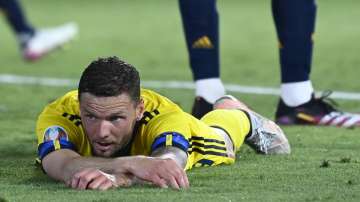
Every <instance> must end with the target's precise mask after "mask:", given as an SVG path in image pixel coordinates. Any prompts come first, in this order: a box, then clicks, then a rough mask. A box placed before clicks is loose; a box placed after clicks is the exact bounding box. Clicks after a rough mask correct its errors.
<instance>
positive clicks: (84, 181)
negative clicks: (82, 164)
mask: <svg viewBox="0 0 360 202" xmlns="http://www.w3.org/2000/svg"><path fill="white" fill-rule="evenodd" d="M98 171H99V170H97V169H90V170H88V171H87V172H84V173H83V174H82V175H81V177H80V180H79V184H78V186H77V188H78V189H82V190H83V189H86V188H87V186H88V185H89V183H91V182H92V181H93V180H94V179H95V178H96V177H98V176H102V174H101V173H100V172H98Z"/></svg>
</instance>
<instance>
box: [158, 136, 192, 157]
mask: <svg viewBox="0 0 360 202" xmlns="http://www.w3.org/2000/svg"><path fill="white" fill-rule="evenodd" d="M166 146H173V147H177V148H180V149H181V150H183V151H184V152H186V153H187V151H188V148H189V141H188V140H187V139H186V138H185V137H184V136H183V135H182V134H180V133H177V132H165V133H162V134H161V135H159V136H158V137H157V138H156V139H155V140H154V142H153V144H152V145H151V152H153V151H155V150H156V149H158V148H160V147H166Z"/></svg>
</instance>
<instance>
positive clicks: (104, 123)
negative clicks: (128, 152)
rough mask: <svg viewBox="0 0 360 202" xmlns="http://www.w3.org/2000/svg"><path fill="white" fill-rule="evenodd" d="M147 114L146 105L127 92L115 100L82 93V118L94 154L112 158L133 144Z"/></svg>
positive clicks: (115, 97)
mask: <svg viewBox="0 0 360 202" xmlns="http://www.w3.org/2000/svg"><path fill="white" fill-rule="evenodd" d="M143 111H144V104H143V102H142V101H141V102H140V103H135V102H134V101H132V100H131V98H130V97H129V95H128V94H127V93H122V94H120V95H118V96H113V97H97V96H94V95H92V94H90V93H82V94H81V98H80V116H81V121H82V124H83V127H84V130H85V133H86V135H87V137H88V139H89V141H90V144H91V146H92V150H93V154H94V155H95V156H101V157H110V156H112V155H113V154H115V153H116V152H117V151H119V150H120V149H122V148H123V147H124V146H125V145H126V144H127V143H128V142H129V141H130V139H131V136H132V133H133V130H134V125H135V122H136V120H139V119H141V117H142V113H143Z"/></svg>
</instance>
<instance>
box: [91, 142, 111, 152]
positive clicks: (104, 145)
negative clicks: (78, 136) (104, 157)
mask: <svg viewBox="0 0 360 202" xmlns="http://www.w3.org/2000/svg"><path fill="white" fill-rule="evenodd" d="M95 144H96V147H97V148H98V149H99V150H101V151H102V152H104V151H108V150H109V149H110V148H111V145H112V143H109V142H96V143H95Z"/></svg>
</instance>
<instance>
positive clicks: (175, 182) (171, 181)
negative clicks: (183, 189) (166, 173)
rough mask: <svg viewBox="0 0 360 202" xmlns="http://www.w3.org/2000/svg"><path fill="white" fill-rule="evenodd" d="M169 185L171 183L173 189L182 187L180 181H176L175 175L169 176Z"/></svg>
mask: <svg viewBox="0 0 360 202" xmlns="http://www.w3.org/2000/svg"><path fill="white" fill-rule="evenodd" d="M167 181H168V185H170V187H171V188H173V189H180V187H179V184H178V182H177V181H176V179H175V177H170V178H168V180H167Z"/></svg>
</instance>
